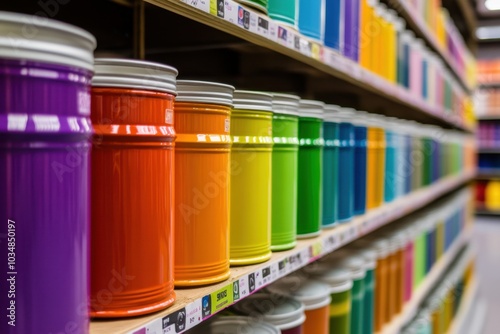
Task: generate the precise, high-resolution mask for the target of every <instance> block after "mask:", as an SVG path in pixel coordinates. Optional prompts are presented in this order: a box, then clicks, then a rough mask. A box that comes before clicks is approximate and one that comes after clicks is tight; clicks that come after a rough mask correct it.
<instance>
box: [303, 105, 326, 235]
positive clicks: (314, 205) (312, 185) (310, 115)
mask: <svg viewBox="0 0 500 334" xmlns="http://www.w3.org/2000/svg"><path fill="white" fill-rule="evenodd" d="M323 110H324V103H323V102H320V101H311V100H300V106H299V115H300V117H299V145H300V146H299V169H298V197H297V238H310V237H315V236H317V235H319V234H320V230H321V222H322V217H321V214H322V208H321V205H322V195H323V194H322V192H323V190H322V173H323V172H322V169H323V168H322V165H323V145H324V140H323Z"/></svg>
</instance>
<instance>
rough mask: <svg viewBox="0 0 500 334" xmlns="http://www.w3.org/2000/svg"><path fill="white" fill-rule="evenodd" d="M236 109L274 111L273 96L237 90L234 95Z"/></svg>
mask: <svg viewBox="0 0 500 334" xmlns="http://www.w3.org/2000/svg"><path fill="white" fill-rule="evenodd" d="M233 105H234V109H239V110H256V111H269V112H272V111H273V96H272V95H271V94H269V93H264V92H256V91H250V90H235V91H234V94H233Z"/></svg>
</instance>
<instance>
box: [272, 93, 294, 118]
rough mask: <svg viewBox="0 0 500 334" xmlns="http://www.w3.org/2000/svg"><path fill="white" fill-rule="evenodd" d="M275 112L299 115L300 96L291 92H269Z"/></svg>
mask: <svg viewBox="0 0 500 334" xmlns="http://www.w3.org/2000/svg"><path fill="white" fill-rule="evenodd" d="M271 94H272V96H273V111H274V113H275V114H280V115H290V116H299V101H300V97H298V96H297V95H293V94H284V93H271Z"/></svg>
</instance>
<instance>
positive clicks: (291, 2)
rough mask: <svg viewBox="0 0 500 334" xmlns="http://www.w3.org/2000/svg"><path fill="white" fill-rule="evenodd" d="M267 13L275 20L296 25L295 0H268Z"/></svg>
mask: <svg viewBox="0 0 500 334" xmlns="http://www.w3.org/2000/svg"><path fill="white" fill-rule="evenodd" d="M267 8H268V15H269V17H270V18H272V19H273V20H275V21H279V22H283V23H286V24H289V25H291V26H292V27H295V26H296V25H297V1H296V0H269V3H268V4H267Z"/></svg>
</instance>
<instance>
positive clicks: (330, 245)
mask: <svg viewBox="0 0 500 334" xmlns="http://www.w3.org/2000/svg"><path fill="white" fill-rule="evenodd" d="M338 247H339V238H338V235H331V236H329V237H328V238H325V239H323V249H324V253H325V254H327V253H330V252H332V251H334V250H335V249H337V248H338Z"/></svg>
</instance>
